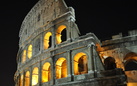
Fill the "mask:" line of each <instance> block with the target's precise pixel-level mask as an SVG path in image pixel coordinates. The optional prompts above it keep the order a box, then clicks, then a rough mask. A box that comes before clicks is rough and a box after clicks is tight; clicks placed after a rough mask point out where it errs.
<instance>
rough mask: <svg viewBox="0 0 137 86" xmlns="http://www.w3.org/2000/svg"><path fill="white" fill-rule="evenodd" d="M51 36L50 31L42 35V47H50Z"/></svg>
mask: <svg viewBox="0 0 137 86" xmlns="http://www.w3.org/2000/svg"><path fill="white" fill-rule="evenodd" d="M51 36H52V33H51V32H47V33H46V34H45V36H44V49H48V48H49V47H51Z"/></svg>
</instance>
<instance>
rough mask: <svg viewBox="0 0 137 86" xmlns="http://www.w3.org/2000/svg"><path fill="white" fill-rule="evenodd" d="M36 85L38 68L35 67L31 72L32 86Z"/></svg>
mask: <svg viewBox="0 0 137 86" xmlns="http://www.w3.org/2000/svg"><path fill="white" fill-rule="evenodd" d="M36 84H38V68H37V67H35V68H34V69H33V72H32V86H35V85H36Z"/></svg>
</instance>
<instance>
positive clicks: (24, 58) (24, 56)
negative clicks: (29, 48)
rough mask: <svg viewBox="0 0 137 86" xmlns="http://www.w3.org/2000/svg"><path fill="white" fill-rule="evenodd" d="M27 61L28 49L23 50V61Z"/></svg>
mask: <svg viewBox="0 0 137 86" xmlns="http://www.w3.org/2000/svg"><path fill="white" fill-rule="evenodd" d="M25 61H26V50H24V51H23V55H22V63H24V62H25Z"/></svg>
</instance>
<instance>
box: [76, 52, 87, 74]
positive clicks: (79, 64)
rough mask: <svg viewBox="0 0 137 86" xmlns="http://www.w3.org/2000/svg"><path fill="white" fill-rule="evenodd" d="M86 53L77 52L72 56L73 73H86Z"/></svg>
mask: <svg viewBox="0 0 137 86" xmlns="http://www.w3.org/2000/svg"><path fill="white" fill-rule="evenodd" d="M87 65H88V62H87V55H86V54H85V53H83V52H80V53H77V54H76V55H75V56H74V74H75V75H80V74H85V73H88V66H87Z"/></svg>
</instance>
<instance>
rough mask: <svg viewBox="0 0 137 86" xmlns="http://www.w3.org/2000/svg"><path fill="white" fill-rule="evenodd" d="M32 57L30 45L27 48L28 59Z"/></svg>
mask: <svg viewBox="0 0 137 86" xmlns="http://www.w3.org/2000/svg"><path fill="white" fill-rule="evenodd" d="M31 57H32V45H29V47H28V58H29V59H30V58H31Z"/></svg>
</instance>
